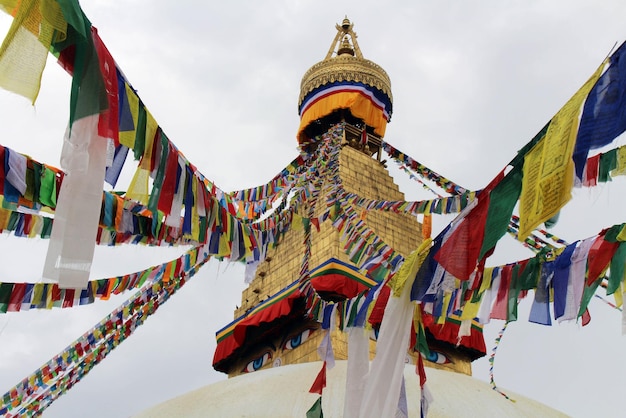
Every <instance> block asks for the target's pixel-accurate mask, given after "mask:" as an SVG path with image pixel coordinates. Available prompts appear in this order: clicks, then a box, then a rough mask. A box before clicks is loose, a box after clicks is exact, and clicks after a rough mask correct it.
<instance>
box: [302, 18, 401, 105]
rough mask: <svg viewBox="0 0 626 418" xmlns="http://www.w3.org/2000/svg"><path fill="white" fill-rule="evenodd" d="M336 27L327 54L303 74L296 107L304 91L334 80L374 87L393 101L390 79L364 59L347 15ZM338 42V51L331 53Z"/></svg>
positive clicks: (307, 91)
mask: <svg viewBox="0 0 626 418" xmlns="http://www.w3.org/2000/svg"><path fill="white" fill-rule="evenodd" d="M335 27H336V28H337V36H335V39H334V40H333V43H332V44H331V47H330V50H329V51H328V54H326V57H325V58H324V59H323V60H322V61H320V62H318V63H317V64H315V65H313V66H312V67H311V68H309V69H308V71H307V72H306V73H304V76H303V77H302V82H301V83H300V97H299V100H298V107H300V106H301V105H302V102H303V100H304V99H305V97H306V96H307V94H309V93H311V92H312V91H313V90H315V89H317V88H318V87H320V86H323V85H326V84H331V83H334V82H336V81H355V82H360V83H363V84H366V85H368V86H370V87H375V88H376V89H378V90H380V91H381V92H383V93H384V94H385V95H386V96H387V97H388V99H389V101H390V102H392V101H393V97H392V95H391V80H389V76H388V75H387V73H386V72H385V70H383V68H382V67H381V66H379V65H378V64H376V63H375V62H373V61H370V60H368V59H365V58H363V54H362V53H361V50H360V48H359V45H358V43H357V36H356V34H355V33H354V31H353V30H352V27H353V24H352V23H350V21H349V20H348V18H347V17H346V18H345V19H344V20H343V22H342V25H341V26H339V25H336V26H335ZM340 42H341V43H340ZM339 43H340V44H339ZM338 44H339V48H337V53H336V54H335V55H333V53H334V50H335V47H336V46H337V45H338Z"/></svg>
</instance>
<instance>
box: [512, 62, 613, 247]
mask: <svg viewBox="0 0 626 418" xmlns="http://www.w3.org/2000/svg"><path fill="white" fill-rule="evenodd" d="M603 67H604V64H603V65H601V66H600V67H599V68H598V69H597V70H596V72H595V73H594V74H593V75H592V76H591V77H590V78H589V80H587V82H586V83H585V84H584V85H583V87H582V88H581V89H580V90H578V91H577V92H576V94H574V96H572V98H571V99H570V100H569V101H568V102H567V103H566V104H565V106H563V107H562V108H561V110H559V111H558V112H557V114H556V115H554V117H553V118H552V120H551V121H550V125H549V126H548V129H547V132H546V134H545V136H543V137H542V138H541V139H539V140H538V141H537V143H535V144H534V145H533V146H532V148H531V149H530V151H528V152H527V153H526V154H525V155H524V167H523V178H522V191H521V194H520V205H519V206H520V209H519V210H520V222H519V225H520V227H519V232H518V239H519V240H520V241H523V240H524V239H525V238H526V237H527V236H528V235H530V233H531V231H532V230H533V229H534V228H535V227H536V226H537V225H539V224H540V223H542V222H544V221H546V220H548V219H550V218H551V217H553V216H554V215H556V214H557V213H558V211H559V210H560V209H561V208H562V207H563V205H565V203H567V201H568V200H569V199H570V197H571V189H572V185H573V177H574V174H573V172H574V164H573V162H572V153H573V151H574V144H575V140H576V133H577V132H578V130H577V127H578V115H579V113H580V108H581V105H582V103H583V101H584V100H585V98H586V97H587V95H588V94H589V91H590V90H591V88H592V87H593V86H594V84H595V83H596V81H597V80H598V78H599V77H600V74H601V73H602V69H603Z"/></svg>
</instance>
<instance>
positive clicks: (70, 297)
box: [0, 250, 198, 313]
mask: <svg viewBox="0 0 626 418" xmlns="http://www.w3.org/2000/svg"><path fill="white" fill-rule="evenodd" d="M197 254H198V250H194V251H189V252H187V253H185V254H184V255H183V256H181V257H180V258H178V259H174V260H172V261H169V262H167V263H163V264H160V265H157V266H151V267H149V268H147V269H145V270H142V271H138V272H134V273H130V274H125V275H123V276H117V277H110V278H106V279H98V280H91V281H89V283H88V285H87V287H86V288H85V289H83V290H81V291H77V290H75V289H62V288H60V287H59V285H58V283H42V282H39V283H14V282H0V313H6V312H19V311H28V310H31V309H52V308H71V307H74V306H80V305H88V304H91V303H94V302H95V300H96V299H100V300H108V299H109V298H110V297H111V295H117V294H120V293H123V292H126V291H127V290H132V289H137V288H140V287H142V286H143V285H144V284H145V283H152V282H153V281H154V280H155V278H162V279H163V280H164V281H166V282H167V281H170V280H174V279H175V278H177V277H180V275H181V274H183V272H184V271H186V270H188V268H189V266H192V265H195V264H196V258H197Z"/></svg>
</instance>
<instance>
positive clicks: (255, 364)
mask: <svg viewBox="0 0 626 418" xmlns="http://www.w3.org/2000/svg"><path fill="white" fill-rule="evenodd" d="M271 359H272V353H270V352H269V351H267V352H265V353H264V354H263V355H262V356H260V357H257V358H256V359H254V360H252V361H251V362H250V363H248V364H246V367H244V368H243V372H244V373H251V372H256V371H257V370H259V369H260V368H261V367H263V366H265V365H266V364H267V363H268V362H269V361H270V360H271Z"/></svg>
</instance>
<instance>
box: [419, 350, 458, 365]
mask: <svg viewBox="0 0 626 418" xmlns="http://www.w3.org/2000/svg"><path fill="white" fill-rule="evenodd" d="M422 357H424V360H426V361H430V362H431V363H435V364H450V363H452V360H450V359H449V358H448V356H446V355H445V354H443V353H441V352H439V351H435V350H430V354H429V355H428V356H424V355H422Z"/></svg>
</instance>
